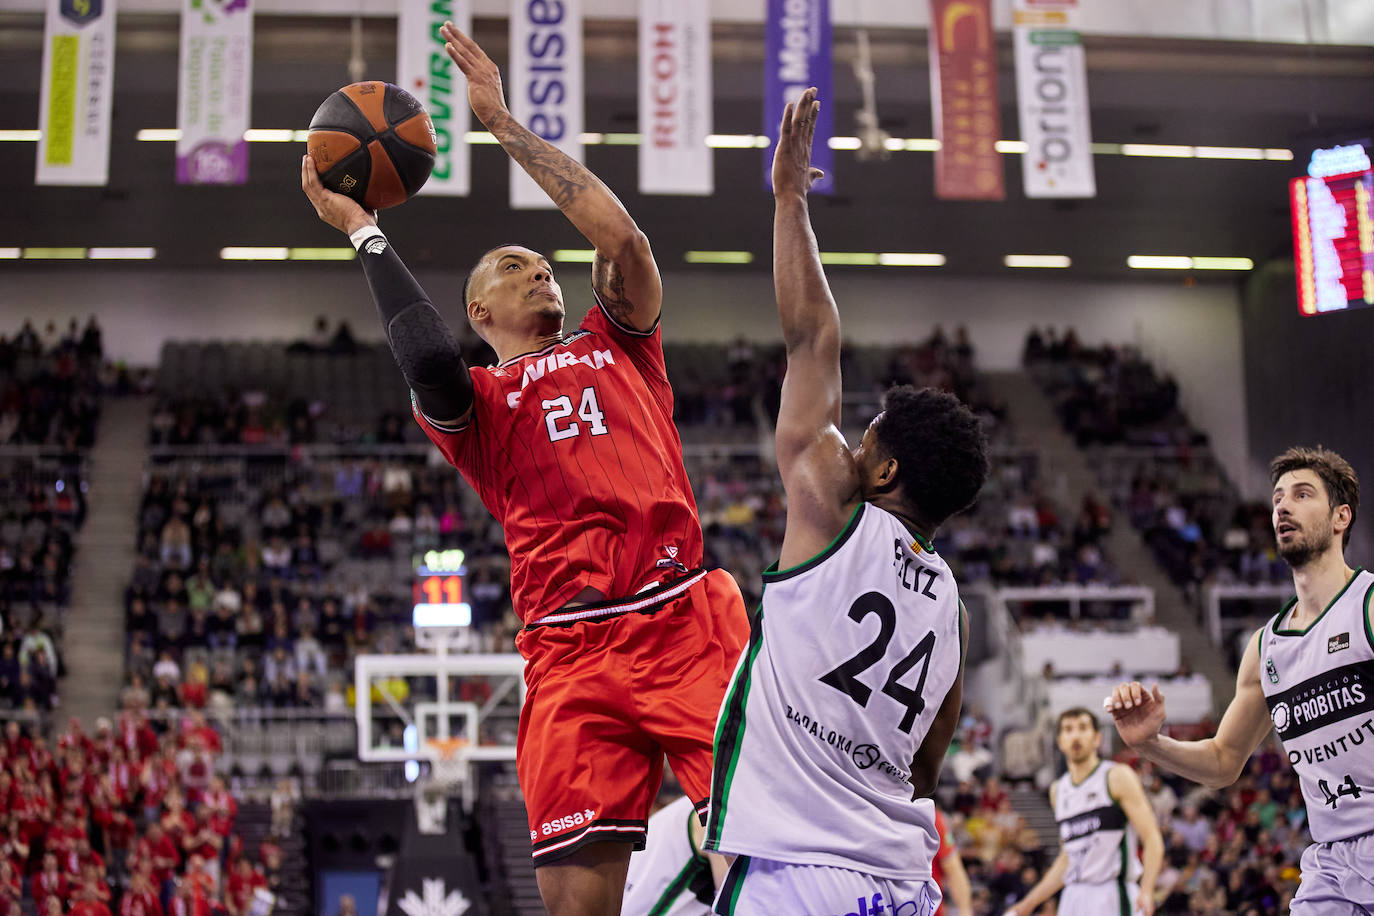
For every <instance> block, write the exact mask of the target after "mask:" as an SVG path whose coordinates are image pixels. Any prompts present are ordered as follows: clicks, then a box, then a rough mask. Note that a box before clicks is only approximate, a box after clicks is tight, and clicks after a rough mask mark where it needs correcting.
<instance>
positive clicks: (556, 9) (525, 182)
mask: <svg viewBox="0 0 1374 916" xmlns="http://www.w3.org/2000/svg"><path fill="white" fill-rule="evenodd" d="M506 95H507V96H508V99H509V104H510V109H511V114H513V115H514V116H515V119H516V120H517V121H519V122H520V123H521V124H524V125H525V126H526V127H528V128H529V129H530V131H531V132H533V133H535V134H537V135H538V136H540V137H543V138H544V139H545V140H547V141H549V142H550V143H552V144H553V145H554V146H556V147H558V148H559V149H560V150H562V151H563V152H565V153H567V154H568V155H569V156H571V157H572V158H574V159H576V160H577V161H578V162H581V161H582V0H511V7H510V84H509V85H508V86H507V88H506ZM510 205H511V207H512V208H513V209H516V210H531V209H537V208H540V207H553V206H554V203H553V201H551V200H550V199H549V197H548V195H547V194H545V193H544V191H543V189H542V188H540V187H539V185H538V184H536V183H535V181H534V179H533V178H530V177H529V176H528V175H526V174H525V170H524V169H522V168H520V166H519V165H518V164H517V163H516V162H515V160H514V159H512V160H511V163H510Z"/></svg>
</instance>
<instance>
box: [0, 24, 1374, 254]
mask: <svg viewBox="0 0 1374 916" xmlns="http://www.w3.org/2000/svg"><path fill="white" fill-rule="evenodd" d="M177 28H178V26H177V20H176V18H175V17H173V16H166V15H126V16H123V17H121V19H120V23H119V35H118V40H117V47H118V57H117V61H116V96H115V111H114V145H113V149H112V157H111V183H110V186H109V187H107V188H52V187H47V188H37V187H35V186H34V185H33V181H32V176H33V169H34V155H35V149H34V144H32V143H20V142H6V143H0V194H3V200H4V204H3V206H2V207H0V247H5V246H18V247H32V246H46V245H53V246H59V245H60V246H68V245H72V246H95V245H139V246H145V245H146V246H154V247H156V248H157V249H158V252H159V255H158V262H159V263H160V264H167V265H173V266H208V265H212V264H215V263H217V262H218V261H217V258H218V251H219V249H220V248H221V247H223V246H229V245H283V246H309V245H329V244H338V243H340V242H341V239H340V238H339V237H338V236H337V235H336V234H335V233H333V232H332V230H329V229H328V228H326V227H324V226H322V225H321V224H319V223H318V221H317V220H316V219H315V217H314V214H313V211H311V209H310V208H309V206H308V205H307V204H306V202H305V200H304V198H303V197H302V196H301V194H300V191H299V181H298V179H299V155H300V152H301V145H300V144H295V143H280V144H274V143H260V144H254V146H253V149H252V165H251V169H252V178H251V182H250V183H249V184H248V185H247V186H246V187H244V188H239V189H224V188H209V187H199V188H197V187H178V186H176V185H174V184H173V183H172V176H173V173H174V168H173V164H174V144H171V143H147V142H137V141H136V140H135V139H134V138H135V134H136V132H137V131H138V130H139V129H142V128H152V127H173V126H175V120H176V71H177ZM475 31H476V37H477V38H478V40H479V41H480V42H482V43H483V44H484V45H486V46H487V47H488V48H489V50H490V51H491V52H492V54H493V56H494V57H496V59H497V60H498V62H501V61H504V59H505V24H504V22H503V21H499V20H494V19H491V20H488V19H479V20H478V21H477V23H476V27H475ZM41 34H42V21H41V17H39V16H38V15H36V14H32V13H0V71H2V72H3V73H4V74H5V79H4V80H3V81H0V129H7V128H20V129H22V128H33V127H35V126H36V125H37V121H38V77H39V69H40V63H39V53H40V52H39V48H40V39H41ZM873 38H874V55H875V64H876V70H877V94H878V98H877V103H878V111H879V115H880V117H881V120H882V126H883V127H884V128H885V129H886V130H887V131H889V132H890V133H891V134H893V135H895V136H899V137H929V136H930V135H931V112H930V97H929V80H928V76H927V59H926V51H925V39H924V33H922V32H919V31H912V30H902V31H895V30H894V31H887V32H879V33H876V34H874V36H873ZM1000 38H1001V48H1000V51H1001V59H1002V66H1001V74H1000V76H1001V81H1000V85H1001V96H1002V103H1003V104H1002V117H1003V124H1004V130H1003V133H1004V135H1005V136H1007V137H1008V138H1015V137H1016V136H1017V130H1016V123H1017V119H1016V106H1015V94H1014V80H1013V74H1012V65H1011V49H1010V39H1009V36H1006V35H1002V36H1000ZM761 45H762V30H761V29H760V28H759V27H758V26H752V25H740V24H730V25H717V27H716V30H715V37H714V44H713V49H714V57H715V66H714V79H715V94H716V106H715V127H716V131H717V132H718V133H738V134H752V133H759V132H761V125H760V117H761V115H760V108H761V106H760V103H759V101H758V93H759V87H760V86H761V84H762V74H761V60H760V59H761V53H760V49H761ZM349 47H350V42H349V21H348V20H346V19H341V18H327V17H324V18H321V17H312V18H293V17H284V16H272V17H269V16H260V17H258V20H257V24H256V36H255V50H254V54H255V62H254V87H255V94H254V111H253V118H252V121H253V125H254V126H255V127H289V128H302V127H304V126H305V125H306V123H308V121H309V118H310V115H311V113H312V112H313V111H314V109H315V107H316V106H317V105H318V104H319V102H320V101H321V100H322V99H323V98H324V97H325V96H326V95H327V94H328V93H329V92H330V91H332V90H333V89H334V88H337V87H338V86H340V85H342V84H344V83H347V82H348V81H349V77H348V68H347V61H348V57H349ZM836 47H837V55H838V57H839V60H838V61H837V64H836V68H835V95H836V98H835V99H834V101H833V104H834V105H835V125H836V133H837V134H845V133H849V134H852V133H854V112H855V110H856V109H857V107H858V105H859V101H860V91H859V85H858V82H857V81H856V79H855V78H854V76H853V73H852V70H851V69H850V64H851V61H852V54H853V48H854V40H853V32H852V30H850V29H845V28H841V29H837V31H836ZM363 49H364V58H365V61H366V65H367V66H366V75H367V77H368V78H381V79H387V78H394V73H395V48H394V24H393V21H392V20H387V19H368V20H365V21H364V33H363ZM1087 49H1088V67H1089V92H1090V96H1091V101H1092V129H1093V138H1094V140H1096V141H1100V142H1110V143H1146V144H1182V145H1187V146H1216V147H1265V148H1273V147H1278V148H1291V149H1294V150H1300V149H1301V148H1303V147H1305V146H1311V145H1312V144H1313V143H1314V142H1324V141H1326V140H1327V139H1328V138H1334V137H1339V136H1342V135H1350V134H1359V133H1361V132H1362V133H1363V134H1364V135H1368V134H1369V133H1370V132H1371V124H1374V118H1372V117H1371V115H1370V107H1369V99H1370V95H1371V89H1374V48H1368V47H1341V46H1324V47H1304V46H1296V45H1269V44H1256V43H1248V42H1203V41H1160V40H1157V39H1129V38H1108V37H1093V36H1089V37H1088V39H1087ZM587 51H588V60H587V64H586V84H587V92H588V98H587V113H586V129H587V130H589V131H601V132H625V131H634V130H635V129H636V99H635V84H636V70H635V42H634V27H633V25H632V24H631V23H627V22H608V21H591V22H589V23H588V25H587ZM836 156H837V168H836V172H837V184H838V193H837V194H836V195H835V196H834V197H832V198H828V199H821V200H820V201H818V202H817V203H816V204H815V205H814V207H813V210H814V213H815V221H816V225H817V231H818V234H819V236H820V239H821V244H822V248H824V249H827V250H842V251H870V252H881V251H911V252H940V253H943V254H945V255H946V257H947V258H948V264H947V266H946V267H945V268H943V270H944V271H946V272H952V273H961V274H973V275H980V274H982V275H986V274H994V273H1002V274H1005V273H1006V272H1007V268H1004V267H1003V266H1002V257H1003V255H1005V254H1009V253H1032V254H1036V253H1038V254H1064V255H1069V256H1070V257H1071V258H1072V259H1073V268H1072V270H1071V271H1070V272H1069V273H1070V275H1072V276H1085V277H1094V278H1110V277H1125V276H1128V275H1133V274H1134V275H1136V278H1137V279H1138V278H1139V272H1137V271H1131V270H1129V269H1128V268H1127V266H1126V258H1127V256H1128V255H1132V254H1165V255H1191V256H1241V257H1249V258H1252V259H1254V260H1255V261H1256V262H1259V261H1262V260H1265V259H1267V258H1270V257H1286V256H1287V254H1288V252H1289V250H1290V248H1291V243H1290V240H1289V231H1290V230H1289V222H1288V204H1287V190H1286V189H1287V180H1288V179H1289V178H1290V177H1292V176H1293V175H1295V174H1297V173H1298V171H1299V168H1300V163H1299V162H1284V161H1259V162H1256V161H1234V160H1226V159H1215V160H1213V159H1197V158H1184V159H1175V158H1151V157H1127V156H1120V155H1104V156H1098V157H1096V168H1097V183H1098V189H1099V193H1098V197H1097V198H1095V199H1092V200H1083V201H1060V202H1054V201H1044V200H1036V201H1032V200H1027V199H1025V198H1024V197H1023V196H1022V194H1021V190H1020V188H1021V179H1020V161H1019V157H1017V156H1005V157H1004V161H1005V163H1006V167H1007V189H1008V199H1007V201H1005V202H1003V203H965V202H943V201H937V200H935V199H934V194H933V171H934V169H933V159H932V156H931V154H930V153H920V152H899V153H894V154H893V155H892V156H891V158H889V159H887V160H886V161H870V162H860V161H857V159H856V158H855V154H854V153H852V152H846V151H839V152H837V154H836ZM587 161H588V164H589V165H590V166H591V167H592V168H593V169H594V170H595V171H596V172H597V173H598V174H600V175H601V176H602V177H603V178H605V179H606V180H607V181H608V183H609V184H610V185H611V186H612V187H613V188H614V189H615V190H616V192H617V193H618V194H619V195H620V196H621V198H622V199H623V200H624V201H625V202H626V204H627V205H628V206H629V208H630V210H631V212H632V213H633V214H634V215H635V217H636V218H637V219H638V220H639V222H640V224H641V226H642V227H643V228H644V229H645V230H646V231H647V232H648V233H649V235H650V237H651V239H652V240H653V242H654V245H655V249H656V252H657V253H658V256H659V260H660V263H661V264H662V265H663V266H664V267H665V269H678V268H680V266H681V265H682V254H683V252H685V251H687V250H690V249H713V250H719V249H732V250H733V249H738V250H748V251H753V252H756V253H758V254H759V255H760V256H761V257H762V262H760V263H762V264H766V260H767V252H768V248H769V244H770V229H769V225H770V224H769V220H770V217H771V201H770V199H769V197H768V196H767V195H766V193H765V192H764V191H763V189H762V185H761V176H762V173H763V161H762V153H761V152H760V151H758V150H718V151H717V152H716V153H715V166H716V194H715V196H714V197H711V198H672V197H642V196H640V195H638V194H637V193H635V182H636V175H637V164H636V153H635V150H634V148H633V147H614V146H593V147H588V149H587ZM472 168H473V185H474V187H473V194H472V196H471V197H470V198H467V199H438V198H420V199H417V200H414V201H411V202H409V203H407V204H406V205H404V206H403V207H402V208H400V209H398V210H396V211H392V212H389V213H386V214H384V217H383V224H384V225H385V226H386V228H387V229H388V231H389V232H390V233H392V234H393V235H395V236H396V237H397V241H398V243H400V244H402V245H403V246H404V250H406V251H407V252H408V258H409V259H410V260H412V261H413V262H414V263H415V264H416V265H417V266H418V265H430V266H435V267H449V266H459V265H466V264H467V262H468V261H469V260H470V259H471V256H472V255H473V253H474V252H476V251H479V250H482V249H484V248H486V247H489V246H490V245H491V244H494V243H496V242H500V241H506V240H522V241H523V240H528V241H529V243H530V244H532V245H535V246H539V247H542V248H544V249H545V250H550V249H553V248H558V247H580V239H579V237H578V236H577V235H576V233H575V232H574V231H573V230H571V228H569V227H567V226H566V224H565V223H564V222H563V221H562V220H561V219H560V218H558V217H557V215H556V214H551V213H546V212H512V211H510V210H508V209H507V207H506V196H507V189H506V167H505V163H504V161H503V154H502V153H501V152H500V150H499V149H498V148H496V147H490V146H477V147H474V150H473V166H472ZM412 252H413V254H410V253H412ZM756 266H758V265H756ZM4 269H5V270H24V269H45V268H43V267H40V266H38V265H36V264H35V265H30V264H24V263H16V262H11V263H10V264H9V265H8V266H6V267H4ZM46 269H51V267H50V266H49V267H48V268H46ZM68 269H83V268H82V266H81V265H71V266H70V267H69V268H68ZM131 269H133V268H131ZM717 269H720V268H717ZM1061 276H1062V274H1061ZM1200 278H1201V279H1209V278H1208V277H1205V276H1200ZM1173 279H1175V280H1176V279H1177V278H1173ZM1210 279H1216V278H1215V277H1213V278H1210ZM1222 279H1223V280H1224V281H1230V280H1233V278H1222Z"/></svg>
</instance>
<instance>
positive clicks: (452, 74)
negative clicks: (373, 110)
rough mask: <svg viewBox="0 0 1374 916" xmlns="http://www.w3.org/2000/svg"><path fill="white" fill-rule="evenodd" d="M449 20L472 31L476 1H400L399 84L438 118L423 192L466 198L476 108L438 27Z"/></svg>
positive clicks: (430, 115)
mask: <svg viewBox="0 0 1374 916" xmlns="http://www.w3.org/2000/svg"><path fill="white" fill-rule="evenodd" d="M445 22H452V23H453V24H454V25H455V26H457V27H458V30H459V31H460V32H462V33H464V34H465V35H471V34H472V2H471V0H400V15H399V21H398V23H397V26H396V85H398V86H400V87H401V88H402V89H404V90H405V91H406V92H409V93H410V94H411V95H413V96H415V98H416V99H418V100H419V102H420V104H421V105H423V106H425V111H427V112H429V119H430V120H431V121H433V122H434V136H435V142H436V145H437V146H438V150H437V151H436V152H435V154H434V171H433V172H431V173H430V176H429V181H427V182H425V186H424V187H423V188H421V189H420V193H421V194H438V195H442V196H447V197H466V196H467V194H468V192H469V190H471V187H472V179H471V157H470V156H469V155H468V143H467V133H468V128H469V126H470V125H471V124H472V109H471V108H469V107H468V81H467V78H466V77H464V76H463V71H461V70H459V69H458V67H457V65H456V64H454V63H453V61H452V60H450V59H449V56H448V54H447V53H446V52H445V51H444V37H443V36H442V35H440V34H439V27H440V26H442V25H443V24H444V23H445Z"/></svg>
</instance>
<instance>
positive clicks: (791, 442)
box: [773, 89, 859, 567]
mask: <svg viewBox="0 0 1374 916" xmlns="http://www.w3.org/2000/svg"><path fill="white" fill-rule="evenodd" d="M819 110H820V103H819V102H817V101H816V90H815V89H808V90H806V92H804V93H803V94H802V97H801V99H800V100H799V101H798V102H797V104H796V105H788V106H787V108H786V110H785V111H784V112H783V117H782V125H781V126H780V128H779V131H778V146H777V149H776V150H774V153H773V198H774V203H775V209H774V214H773V287H774V291H775V293H776V295H777V300H778V317H779V318H780V319H781V321H782V339H783V343H784V344H785V345H786V348H787V374H786V376H784V378H783V383H782V402H781V405H780V406H779V409H778V428H777V439H776V452H777V459H778V471H779V473H780V474H781V476H782V484H783V488H784V489H785V490H786V491H787V497H788V508H787V530H786V532H785V533H784V535H783V545H782V555H781V558H780V560H779V562H780V563H781V565H782V566H783V567H786V566H789V565H792V564H795V563H799V562H802V561H804V560H805V559H807V558H808V557H810V556H813V555H814V554H816V553H817V552H818V551H819V550H821V549H822V548H823V547H824V546H825V545H826V544H827V543H828V542H829V541H830V539H831V538H833V537H834V536H835V535H836V534H837V533H838V532H839V531H840V530H841V528H843V526H844V523H845V521H846V519H847V516H848V513H849V511H850V509H851V508H852V506H853V502H854V500H856V499H857V498H858V487H859V478H858V470H857V468H856V466H855V464H854V459H853V456H852V455H851V454H850V452H849V448H848V446H847V445H846V444H845V441H844V437H843V436H842V435H841V434H840V431H839V422H840V395H841V391H842V389H841V381H840V315H839V311H838V310H837V309H836V307H835V300H834V297H832V296H831V294H830V285H829V284H828V283H827V282H826V279H825V271H824V270H822V268H821V259H820V252H819V250H818V249H817V247H816V236H815V234H814V233H813V232H812V229H811V215H810V211H809V209H808V207H807V198H806V195H807V192H808V191H809V190H810V189H811V185H812V183H813V182H815V180H816V179H817V178H819V177H820V176H821V175H822V174H823V173H822V172H821V171H820V169H816V168H812V166H811V142H812V140H813V138H814V137H815V133H816V114H817V112H818V111H819Z"/></svg>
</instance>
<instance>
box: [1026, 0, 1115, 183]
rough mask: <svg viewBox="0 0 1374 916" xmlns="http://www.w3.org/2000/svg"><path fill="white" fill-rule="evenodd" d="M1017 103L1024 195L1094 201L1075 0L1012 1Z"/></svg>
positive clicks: (1085, 75)
mask: <svg viewBox="0 0 1374 916" xmlns="http://www.w3.org/2000/svg"><path fill="white" fill-rule="evenodd" d="M1012 16H1013V23H1014V30H1013V32H1014V35H1015V44H1016V104H1017V108H1018V109H1019V111H1020V115H1021V139H1022V140H1024V141H1025V142H1026V146H1027V150H1026V154H1025V155H1024V156H1022V157H1021V160H1022V175H1023V176H1024V181H1025V186H1026V196H1027V197H1095V196H1097V181H1096V179H1095V177H1094V174H1093V154H1092V127H1091V125H1090V123H1089V112H1088V68H1087V65H1086V64H1085V63H1084V60H1083V37H1082V35H1081V34H1080V33H1079V32H1078V28H1077V26H1078V22H1077V19H1078V0H1015V2H1014V3H1013V5H1012Z"/></svg>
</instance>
